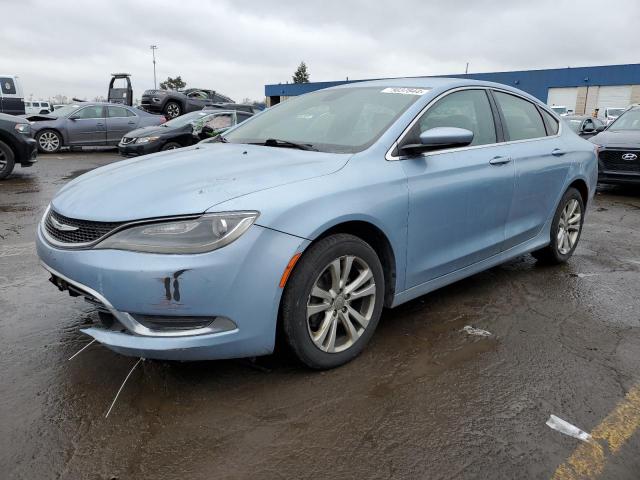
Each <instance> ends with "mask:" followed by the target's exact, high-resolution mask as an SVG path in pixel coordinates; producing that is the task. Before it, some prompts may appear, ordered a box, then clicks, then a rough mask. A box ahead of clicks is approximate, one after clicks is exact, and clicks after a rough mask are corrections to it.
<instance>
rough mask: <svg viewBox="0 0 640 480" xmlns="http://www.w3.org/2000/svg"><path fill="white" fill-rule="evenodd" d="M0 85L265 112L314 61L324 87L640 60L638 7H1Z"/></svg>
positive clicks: (456, 3)
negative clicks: (183, 93) (179, 92)
mask: <svg viewBox="0 0 640 480" xmlns="http://www.w3.org/2000/svg"><path fill="white" fill-rule="evenodd" d="M0 12H1V16H0V18H2V22H1V27H0V46H1V47H0V73H2V74H15V75H18V76H20V77H21V80H22V84H23V87H24V93H25V96H26V97H28V96H29V95H30V94H33V95H34V98H47V97H49V96H53V95H55V94H64V95H68V96H77V97H87V98H90V99H92V98H93V97H95V96H98V95H103V96H106V93H107V84H108V81H109V79H110V74H111V73H112V72H128V73H131V74H132V81H133V88H134V96H135V97H136V98H139V97H140V95H141V93H142V91H143V90H145V89H147V88H152V87H153V65H152V62H151V50H150V49H149V46H150V45H151V44H156V45H158V50H157V77H158V82H160V80H163V79H166V77H167V76H175V75H181V76H182V78H183V79H184V80H185V81H186V82H187V84H188V86H191V87H200V88H210V89H215V90H218V91H220V92H222V93H224V94H227V95H229V96H231V97H232V98H234V99H236V100H238V101H239V100H242V99H243V98H244V97H249V98H252V99H262V98H263V97H264V85H265V84H266V83H279V82H282V83H285V82H287V81H291V75H292V74H293V72H294V70H295V69H296V67H297V65H298V63H299V62H300V61H301V60H304V61H305V62H306V63H307V65H308V68H309V72H310V74H311V80H312V81H327V80H339V79H344V78H345V77H347V76H348V77H349V78H351V79H357V78H375V77H388V76H393V77H398V76H415V75H430V74H447V73H451V74H453V73H463V72H464V68H465V63H466V62H470V67H469V70H470V72H487V71H497V70H515V69H531V68H554V67H566V66H585V65H606V64H617V63H635V62H639V61H640V57H638V54H637V52H638V51H640V35H638V20H639V19H640V1H638V0H607V1H602V0H600V1H591V0H581V1H579V2H576V1H568V0H526V1H521V0H510V1H501V0H475V1H471V0H469V1H462V0H446V1H444V0H440V1H430V0H405V1H399V0H393V1H387V2H380V1H372V0H363V1H360V0H353V1H352V0H336V1H334V0H318V1H303V0H281V1H268V0H267V1H265V0H261V1H248V0H247V1H244V2H242V1H238V0H236V1H223V0H220V1H207V2H205V1H202V0H201V1H190V0H181V1H171V2H169V1H164V0H155V1H150V0H149V1H147V0H128V1H125V0H109V1H106V0H103V1H91V0H85V1H74V0H42V1H41V0H0Z"/></svg>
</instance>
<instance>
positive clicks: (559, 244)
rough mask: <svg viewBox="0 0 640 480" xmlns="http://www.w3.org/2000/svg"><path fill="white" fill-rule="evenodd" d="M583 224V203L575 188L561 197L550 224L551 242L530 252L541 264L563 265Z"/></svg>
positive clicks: (574, 244) (575, 245) (578, 237)
mask: <svg viewBox="0 0 640 480" xmlns="http://www.w3.org/2000/svg"><path fill="white" fill-rule="evenodd" d="M583 222H584V202H583V200H582V195H580V192H578V190H576V189H575V188H569V189H568V190H567V191H566V192H565V194H564V195H563V196H562V200H560V203H559V204H558V208H557V209H556V213H555V215H554V217H553V222H552V223H551V241H550V243H549V245H547V246H546V247H544V248H542V249H540V250H536V251H535V252H532V255H533V256H534V257H535V258H537V259H538V260H540V261H541V262H544V263H548V264H551V265H557V264H560V263H565V262H566V261H567V260H569V258H570V257H571V255H573V252H574V251H575V249H576V247H577V246H578V240H580V234H581V233H582V224H583Z"/></svg>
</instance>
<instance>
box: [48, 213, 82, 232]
mask: <svg viewBox="0 0 640 480" xmlns="http://www.w3.org/2000/svg"><path fill="white" fill-rule="evenodd" d="M51 223H52V224H53V227H54V228H55V229H56V230H60V231H61V232H75V231H76V230H78V227H74V226H73V225H65V224H64V223H60V222H59V221H58V220H56V219H55V218H53V217H51Z"/></svg>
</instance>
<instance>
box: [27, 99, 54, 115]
mask: <svg viewBox="0 0 640 480" xmlns="http://www.w3.org/2000/svg"><path fill="white" fill-rule="evenodd" d="M51 112H53V106H52V105H51V103H50V102H46V101H42V100H37V101H31V102H27V101H25V102H24V113H25V114H27V115H38V114H47V113H51Z"/></svg>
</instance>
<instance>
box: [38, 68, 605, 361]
mask: <svg viewBox="0 0 640 480" xmlns="http://www.w3.org/2000/svg"><path fill="white" fill-rule="evenodd" d="M218 140H219V141H218V142H216V143H203V144H199V145H196V146H193V147H188V148H184V149H181V150H178V151H172V152H165V153H159V154H154V155H149V156H147V157H143V158H139V159H135V160H129V161H123V162H118V163H115V164H112V165H109V166H106V167H102V168H99V169H96V170H94V171H92V172H90V173H87V174H85V175H83V176H81V177H78V178H77V179H75V180H73V181H72V182H70V183H68V184H67V185H66V186H65V187H63V188H62V190H60V192H58V194H57V195H56V196H55V198H54V199H53V200H52V202H51V204H50V206H49V208H48V209H47V212H46V213H45V215H44V217H43V219H42V222H41V224H40V226H39V228H38V233H37V249H38V254H39V256H40V259H41V260H42V264H43V266H44V268H46V269H47V270H48V271H49V272H50V274H51V276H52V281H53V283H54V284H55V285H57V286H58V288H60V289H61V290H68V291H69V293H70V294H71V295H73V296H78V295H80V296H84V297H86V298H87V299H88V300H89V301H91V302H93V303H94V304H95V305H96V307H97V309H98V310H99V312H100V318H101V319H102V323H97V322H96V324H95V325H94V326H92V327H90V328H86V329H84V330H83V331H84V332H85V333H87V334H88V335H90V336H91V337H93V338H95V339H96V340H98V341H99V342H100V343H102V344H104V345H106V346H108V347H109V348H111V349H112V350H114V351H116V352H120V353H122V354H125V355H134V356H141V357H145V358H157V359H174V360H202V359H220V358H232V357H249V356H258V355H265V354H269V353H270V352H272V350H273V348H274V343H275V340H276V336H277V335H282V336H283V337H284V340H285V341H286V343H287V344H288V345H289V346H290V347H291V349H292V351H293V352H294V353H295V354H296V355H297V357H298V358H299V359H300V360H301V361H302V362H303V363H305V364H306V365H308V366H310V367H312V368H318V369H322V368H331V367H336V366H338V365H341V364H343V363H345V362H347V361H349V360H351V359H352V358H353V357H355V356H356V355H358V354H359V353H360V352H361V351H362V350H363V348H364V347H365V345H366V344H367V342H368V341H369V339H370V338H371V336H372V335H373V333H374V330H375V329H376V325H377V324H378V320H379V319H380V315H381V313H382V310H383V308H384V307H388V308H392V307H395V306H397V305H400V304H402V303H404V302H406V301H408V300H411V299H413V298H416V297H418V296H420V295H424V294H426V293H428V292H431V291H433V290H436V289H438V288H440V287H442V286H444V285H447V284H450V283H452V282H455V281H457V280H459V279H461V278H464V277H468V276H469V275H473V274H474V273H477V272H480V271H482V270H485V269H487V268H490V267H493V266H495V265H498V264H500V263H503V262H505V261H508V260H510V259H512V258H514V257H517V256H520V255H524V254H526V253H530V252H531V253H533V255H534V256H535V257H536V258H538V259H539V260H541V261H545V262H551V263H561V262H566V261H567V260H568V259H569V258H570V257H571V255H572V254H573V252H574V250H575V248H576V246H577V244H578V240H579V238H580V233H581V230H582V225H583V221H584V214H585V210H586V207H587V206H588V205H589V204H590V203H591V202H592V199H593V195H594V192H595V186H596V181H597V173H598V168H597V161H596V155H595V152H594V146H593V145H592V144H591V143H589V142H587V141H585V140H583V139H581V138H579V137H578V136H577V135H576V134H575V133H573V132H572V131H571V130H570V129H569V128H567V127H566V126H564V125H563V123H562V122H560V121H559V118H558V117H557V116H556V115H555V114H554V113H553V112H552V111H550V110H549V108H548V107H547V106H545V105H544V104H542V103H541V102H539V101H538V100H536V99H535V98H533V97H531V96H529V95H527V94H525V93H523V92H521V91H519V90H516V89H513V88H510V87H507V86H505V85H499V84H493V83H486V82H477V81H470V80H464V79H462V80H454V79H434V78H429V79H394V80H384V81H374V82H363V83H354V84H349V85H344V86H339V87H335V88H331V89H327V90H320V91H317V92H314V93H310V94H307V95H303V96H300V97H297V98H294V99H290V100H287V101H286V102H283V103H281V104H279V105H277V106H275V107H273V108H270V109H268V110H267V111H265V112H263V113H261V114H259V115H256V116H255V117H253V118H252V119H249V120H248V121H246V122H245V123H243V124H241V125H239V126H237V127H235V128H233V129H232V130H229V131H228V132H227V133H225V134H224V136H223V137H218Z"/></svg>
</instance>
